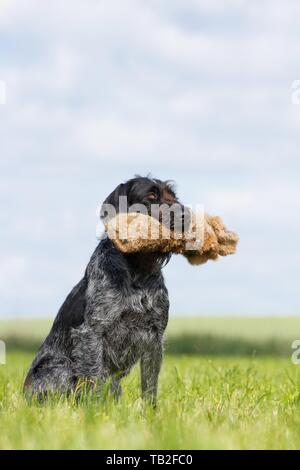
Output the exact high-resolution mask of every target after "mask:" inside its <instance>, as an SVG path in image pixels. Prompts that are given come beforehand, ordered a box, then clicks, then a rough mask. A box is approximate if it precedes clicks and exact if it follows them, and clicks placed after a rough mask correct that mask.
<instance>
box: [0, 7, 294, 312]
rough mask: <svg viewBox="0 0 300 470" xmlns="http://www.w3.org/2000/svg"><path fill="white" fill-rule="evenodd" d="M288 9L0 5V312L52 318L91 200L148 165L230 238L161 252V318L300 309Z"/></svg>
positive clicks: (85, 233) (71, 280)
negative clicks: (222, 248)
mask: <svg viewBox="0 0 300 470" xmlns="http://www.w3.org/2000/svg"><path fill="white" fill-rule="evenodd" d="M299 17H300V3H299V2H297V1H296V0H295V1H293V0H287V1H285V2H282V1H280V0H272V1H268V0H264V1H262V0H252V1H251V2H247V1H239V0H224V1H223V0H185V1H182V0H181V1H180V0H164V1H163V2H162V1H159V0H147V1H146V0H110V1H109V2H107V1H102V0H87V1H83V0H81V1H78V0H64V1H63V2H62V1H58V0H52V1H51V2H41V1H40V0H39V1H38V0H26V1H25V0H0V84H1V86H0V91H1V90H2V91H1V94H2V95H3V86H4V87H5V103H3V100H2V104H0V227H1V231H0V237H1V243H0V318H4V317H6V318H23V317H24V318H25V317H36V316H41V317H54V316H55V314H56V312H57V310H58V309H59V307H60V305H61V303H62V302H63V300H64V299H65V297H66V295H67V294H68V292H69V291H70V290H71V288H72V287H73V285H74V284H75V283H77V282H78V281H79V279H80V278H81V276H82V275H83V272H84V269H85V266H86V264H87V263H88V261H89V258H90V256H91V254H92V252H93V250H94V248H95V247H96V245H97V243H98V240H97V237H96V226H97V223H98V220H97V209H98V207H99V205H100V204H101V202H102V201H103V200H104V199H105V198H106V196H107V195H108V194H109V193H110V192H111V191H112V190H113V189H114V188H115V187H116V186H117V185H118V184H119V183H120V182H123V181H125V180H126V179H128V178H130V177H132V176H133V175H134V174H136V173H138V174H142V175H146V174H148V173H149V172H150V173H151V174H152V175H153V176H154V177H157V178H161V179H173V180H175V182H176V183H177V191H178V195H179V197H180V199H181V200H182V201H183V202H184V203H186V204H191V205H192V206H194V207H195V206H196V205H197V204H204V207H205V210H206V211H207V212H208V213H210V214H217V215H220V216H222V218H223V219H224V221H225V223H226V224H227V225H228V227H229V228H231V229H233V230H235V231H237V232H238V234H239V236H240V243H239V246H238V251H237V254H236V255H234V256H232V257H227V258H222V259H220V260H219V261H217V262H209V263H207V264H206V265H203V266H200V267H193V266H190V265H189V264H188V263H187V262H186V260H185V259H183V258H182V257H180V256H177V257H173V259H172V260H171V262H170V263H169V265H168V266H167V267H166V268H165V270H164V272H165V279H166V284H167V287H168V289H169V294H170V300H171V315H173V316H175V315H198V316H201V315H203V316H205V315H238V316H243V315H264V316H268V315H296V314H298V313H299V305H300V300H299V271H300V268H299V266H300V254H299V246H298V243H299V229H300V220H299V214H300V185H299V170H300V161H299V144H300V138H299V130H300V104H299V102H300V99H299V100H298V99H295V93H296V92H297V87H299V85H300V82H299V83H298V82H296V81H297V80H299V79H300V62H299V53H300V29H299ZM1 87H2V88H1ZM299 88H300V87H299ZM299 96H300V94H299ZM0 97H1V95H0ZM296 98H297V97H296Z"/></svg>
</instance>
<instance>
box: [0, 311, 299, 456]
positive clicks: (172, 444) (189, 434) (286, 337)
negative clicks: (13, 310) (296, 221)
mask: <svg viewBox="0 0 300 470" xmlns="http://www.w3.org/2000/svg"><path fill="white" fill-rule="evenodd" d="M50 324H51V322H49V321H44V320H30V321H29V320H28V321H20V320H18V321H12V320H10V321H0V339H2V340H5V342H6V346H7V358H6V364H5V365H0V449H300V365H299V366H297V365H294V364H293V363H292V361H291V354H292V349H291V343H292V341H293V340H295V339H300V319H298V318H296V317H294V318H251V319H250V318H234V317H226V318H178V319H173V320H171V321H170V324H169V327H168V335H167V341H166V353H165V359H164V364H163V368H162V371H161V375H160V383H159V397H158V406H157V408H156V409H152V408H151V407H150V406H148V405H146V404H145V403H143V402H142V400H141V399H140V391H139V370H138V367H136V368H135V369H134V370H133V371H132V373H131V374H130V375H129V376H128V377H127V378H126V379H125V380H124V381H123V384H122V385H123V391H124V393H123V396H122V397H121V399H120V400H119V402H117V403H116V402H115V401H114V400H113V399H112V397H111V396H110V394H109V393H108V392H107V390H104V391H103V394H102V395H101V396H100V397H98V398H97V399H95V398H94V397H89V398H88V399H87V400H86V401H84V402H83V403H80V404H78V403H76V402H75V401H74V400H67V399H65V398H63V399H56V400H55V399H53V400H51V401H49V402H48V403H47V404H45V405H42V406H41V405H39V404H37V403H32V404H28V403H27V402H26V401H25V400H24V398H23V396H22V393H21V389H22V382H23V380H24V376H25V373H26V370H27V368H28V366H29V364H30V362H31V360H32V358H33V356H34V353H35V351H36V349H37V347H38V345H39V343H40V341H41V339H42V338H43V337H44V336H45V334H46V333H47V331H48V330H49V327H50Z"/></svg>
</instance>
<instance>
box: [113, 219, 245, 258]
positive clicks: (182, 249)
mask: <svg viewBox="0 0 300 470" xmlns="http://www.w3.org/2000/svg"><path fill="white" fill-rule="evenodd" d="M105 229H106V232H107V234H108V236H109V237H110V239H111V240H112V241H113V242H114V244H115V246H116V247H117V248H118V249H119V250H120V251H122V252H123V253H136V252H141V251H143V252H161V253H178V254H182V255H183V256H185V257H186V258H187V260H188V261H189V262H190V263H191V264H193V265H199V264H203V263H206V262H207V261H208V260H216V259H217V258H218V257H219V256H227V255H231V254H233V253H235V251H236V246H237V243H238V236H237V235H236V234H235V233H234V232H230V231H229V230H227V228H226V227H225V225H224V224H223V222H222V220H221V218H220V217H212V216H209V215H208V214H204V215H198V214H192V223H191V226H190V229H189V231H188V233H185V234H183V235H182V234H178V233H176V232H173V231H171V230H169V229H168V228H166V227H165V226H164V225H162V224H161V223H159V222H158V221H157V220H156V219H154V218H153V217H150V216H148V215H144V214H139V213H129V214H126V213H125V214H118V215H117V216H116V217H115V218H114V219H111V220H110V221H109V222H108V223H107V224H106V226H105Z"/></svg>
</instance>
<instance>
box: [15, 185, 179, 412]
mask: <svg viewBox="0 0 300 470" xmlns="http://www.w3.org/2000/svg"><path fill="white" fill-rule="evenodd" d="M153 186H155V188H156V190H157V192H158V195H159V202H162V203H165V202H166V201H165V200H164V198H166V199H167V203H170V204H172V203H173V202H175V200H176V196H175V193H174V192H173V190H172V189H171V187H169V185H168V183H167V182H162V181H159V180H153V179H150V178H141V177H136V178H134V179H132V180H129V181H128V182H127V183H124V184H121V185H119V186H118V187H117V188H116V190H115V191H114V192H113V193H112V194H111V195H110V196H109V197H108V198H107V200H106V201H105V202H106V203H107V202H109V203H110V204H117V201H118V197H119V196H120V195H126V194H127V195H128V198H129V200H130V203H141V202H145V204H148V207H149V210H150V205H151V204H150V201H148V200H147V194H148V193H149V191H150V190H153ZM151 188H152V189H151ZM116 209H117V207H116ZM169 259H170V255H169V254H167V253H165V254H163V253H151V254H147V253H146V254H144V253H140V254H124V253H122V252H121V251H120V250H118V249H117V248H116V247H115V245H114V244H113V242H112V241H111V240H110V238H109V237H108V236H107V235H104V237H103V239H102V240H101V241H100V243H99V245H98V246H97V248H96V250H95V252H94V254H93V255H92V257H91V260H90V262H89V264H88V266H87V268H86V271H85V274H84V277H83V278H82V280H81V281H80V282H79V283H78V284H77V285H76V286H75V287H74V288H73V290H72V291H71V293H70V294H69V296H68V297H67V299H66V300H65V302H64V304H63V305H62V307H61V309H60V310H59V312H58V315H57V317H56V319H55V321H54V324H53V327H52V329H51V331H50V333H49V335H48V337H47V338H46V340H45V341H44V343H43V344H42V346H41V347H40V349H39V351H38V353H37V356H36V358H35V359H34V361H33V363H32V365H31V367H30V370H29V372H28V375H27V377H26V380H25V384H24V391H25V394H26V396H32V395H35V396H38V397H39V398H41V399H43V398H45V397H46V396H47V395H48V393H49V392H55V393H65V392H69V391H73V390H77V389H80V387H78V384H79V383H80V382H81V381H84V382H85V383H88V384H91V385H94V386H95V387H96V389H99V388H101V385H102V384H103V383H104V382H106V381H107V380H108V379H110V380H111V389H112V392H113V393H114V394H115V395H116V396H118V395H119V394H120V393H121V387H120V380H121V379H122V377H124V376H125V375H126V374H128V372H129V371H130V369H131V368H132V366H133V365H134V364H135V363H136V362H137V361H139V360H140V362H141V388H142V395H143V396H144V397H148V398H149V399H150V400H151V402H153V403H154V402H155V399H156V391H157V382H158V375H159V370H160V366H161V362H162V353H163V334H164V331H165V328H166V326H167V322H168V312H169V300H168V292H167V289H166V287H165V284H164V279H163V275H162V271H161V268H162V267H163V265H164V264H165V263H166V262H168V260H169Z"/></svg>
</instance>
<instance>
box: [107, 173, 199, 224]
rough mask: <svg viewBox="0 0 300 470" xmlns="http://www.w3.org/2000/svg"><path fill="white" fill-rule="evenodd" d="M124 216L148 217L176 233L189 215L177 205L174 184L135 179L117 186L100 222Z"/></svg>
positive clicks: (145, 178) (150, 179)
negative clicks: (122, 214) (138, 213)
mask: <svg viewBox="0 0 300 470" xmlns="http://www.w3.org/2000/svg"><path fill="white" fill-rule="evenodd" d="M123 212H141V213H143V214H145V215H151V216H152V217H155V218H156V219H157V220H159V221H160V222H162V223H163V224H165V225H167V226H169V228H171V229H175V230H176V229H177V228H178V229H180V230H182V229H184V228H185V227H186V226H187V225H188V224H189V222H190V211H189V209H188V208H187V207H185V206H184V205H182V204H181V203H180V201H179V199H178V197H177V195H176V192H175V189H174V186H173V184H172V183H171V182H170V181H162V180H159V179H156V178H150V177H142V176H136V177H135V178H132V179H130V180H128V181H127V182H126V183H121V184H119V186H117V187H116V189H115V190H114V191H113V192H112V193H111V194H110V195H109V196H108V197H107V198H106V200H105V201H104V203H103V205H102V208H101V218H102V219H103V221H104V223H106V222H108V221H109V220H110V219H111V218H113V217H114V216H115V215H116V214H118V213H123Z"/></svg>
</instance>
